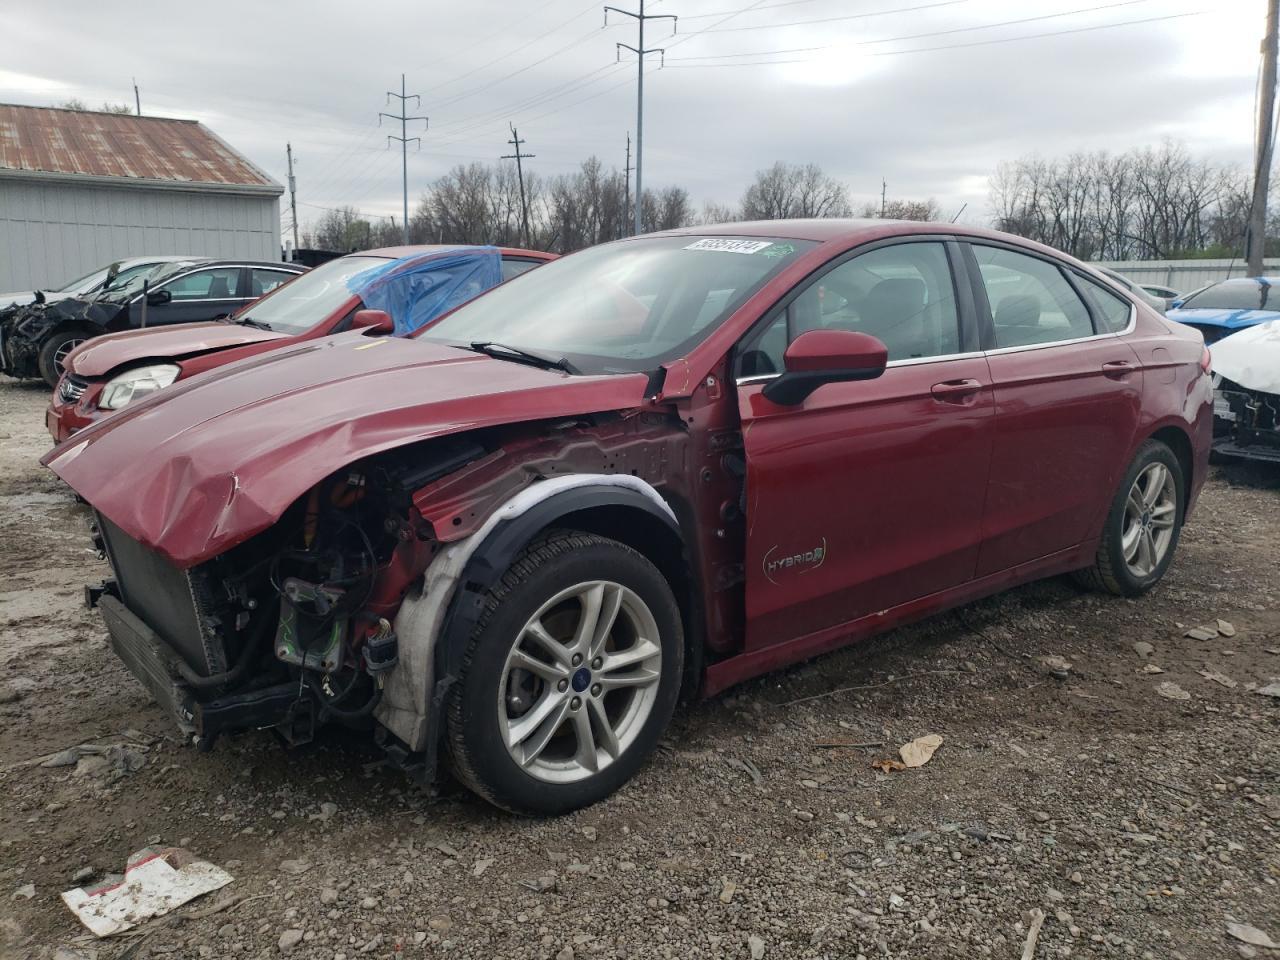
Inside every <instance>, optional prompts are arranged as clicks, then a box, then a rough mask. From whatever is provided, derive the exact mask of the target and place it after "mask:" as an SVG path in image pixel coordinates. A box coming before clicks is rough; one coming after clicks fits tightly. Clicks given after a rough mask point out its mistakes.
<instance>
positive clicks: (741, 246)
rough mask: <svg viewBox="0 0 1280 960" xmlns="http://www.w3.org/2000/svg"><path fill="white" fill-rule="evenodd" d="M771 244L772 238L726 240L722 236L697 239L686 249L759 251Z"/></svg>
mask: <svg viewBox="0 0 1280 960" xmlns="http://www.w3.org/2000/svg"><path fill="white" fill-rule="evenodd" d="M771 246H773V241H772V240H727V239H725V238H723V237H720V238H712V239H708V240H699V241H697V242H696V243H691V244H689V245H688V246H687V247H685V249H686V250H717V251H719V252H720V253H759V252H760V251H761V250H763V249H764V248H765V247H771Z"/></svg>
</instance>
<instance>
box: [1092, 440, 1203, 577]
mask: <svg viewBox="0 0 1280 960" xmlns="http://www.w3.org/2000/svg"><path fill="white" fill-rule="evenodd" d="M1185 484H1186V478H1185V477H1184V476H1183V474H1182V464H1180V463H1179V462H1178V458H1177V457H1176V456H1174V453H1173V451H1172V450H1170V449H1169V447H1168V446H1166V445H1165V444H1163V443H1161V442H1160V441H1159V440H1148V441H1147V442H1146V443H1144V444H1143V445H1142V446H1141V447H1140V448H1139V450H1138V453H1137V456H1135V457H1134V458H1133V463H1131V464H1130V465H1129V469H1128V471H1126V473H1125V476H1124V479H1123V480H1122V481H1121V482H1120V489H1119V490H1118V491H1117V492H1116V496H1115V499H1114V500H1113V501H1112V502H1111V509H1110V510H1109V511H1108V512H1107V519H1106V526H1105V528H1104V529H1103V531H1102V540H1101V542H1100V543H1099V544H1098V552H1097V555H1096V556H1095V558H1094V564H1093V566H1092V567H1089V568H1088V569H1086V570H1082V571H1080V574H1079V579H1080V580H1081V581H1082V582H1083V583H1084V584H1085V585H1086V586H1089V587H1093V588H1095V589H1099V590H1105V591H1107V592H1109V593H1114V594H1116V595H1117V596H1121V597H1136V596H1138V595H1139V594H1143V593H1146V592H1147V591H1148V590H1150V589H1151V588H1152V587H1154V586H1155V585H1156V584H1157V583H1159V582H1160V579H1161V578H1162V577H1163V576H1164V574H1165V571H1166V570H1168V569H1169V564H1170V563H1171V562H1172V561H1173V552H1174V549H1175V548H1176V547H1177V545H1178V536H1179V534H1180V533H1181V532H1182V517H1183V507H1184V504H1185V503H1186V497H1185V495H1184V491H1185Z"/></svg>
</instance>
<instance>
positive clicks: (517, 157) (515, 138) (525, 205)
mask: <svg viewBox="0 0 1280 960" xmlns="http://www.w3.org/2000/svg"><path fill="white" fill-rule="evenodd" d="M507 126H509V127H511V139H510V140H508V141H507V143H510V144H513V145H514V146H515V148H516V152H515V153H508V154H504V155H503V156H501V157H499V158H498V159H499V160H514V161H515V162H516V179H517V180H519V181H520V210H521V216H522V218H523V220H522V222H523V223H524V245H525V246H526V247H527V246H529V244H530V242H531V241H530V240H529V201H528V200H526V199H525V195H524V167H523V166H522V165H521V163H520V161H521V160H528V159H530V158H532V157H536V156H537V154H536V153H521V152H520V144H522V143H527V142H528V141H525V140H521V139H520V134H518V133H516V125H515V124H514V123H511V122H510V121H508V122H507Z"/></svg>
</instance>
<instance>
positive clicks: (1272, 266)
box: [1097, 259, 1280, 293]
mask: <svg viewBox="0 0 1280 960" xmlns="http://www.w3.org/2000/svg"><path fill="white" fill-rule="evenodd" d="M1262 262H1263V269H1264V270H1265V271H1266V273H1267V275H1268V276H1275V275H1276V274H1278V273H1280V259H1270V260H1264V261H1262ZM1097 265H1098V266H1100V267H1110V268H1111V269H1112V270H1114V271H1115V272H1116V273H1119V274H1123V275H1124V276H1126V277H1128V278H1129V279H1130V280H1133V281H1134V282H1135V283H1139V284H1142V283H1155V284H1159V285H1160V286H1162V287H1173V289H1175V290H1177V291H1178V292H1179V293H1190V292H1191V291H1192V290H1198V289H1200V288H1201V287H1203V286H1204V285H1205V284H1206V283H1214V282H1215V281H1217V280H1227V279H1229V278H1231V277H1245V276H1248V275H1249V272H1248V270H1247V269H1246V268H1245V263H1244V260H1106V261H1102V262H1100V263H1098V264H1097Z"/></svg>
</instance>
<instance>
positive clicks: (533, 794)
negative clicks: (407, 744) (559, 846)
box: [446, 530, 684, 815]
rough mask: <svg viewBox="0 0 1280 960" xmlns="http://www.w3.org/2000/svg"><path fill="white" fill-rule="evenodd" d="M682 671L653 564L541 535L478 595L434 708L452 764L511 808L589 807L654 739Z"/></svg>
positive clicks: (675, 632) (668, 595)
mask: <svg viewBox="0 0 1280 960" xmlns="http://www.w3.org/2000/svg"><path fill="white" fill-rule="evenodd" d="M683 666H684V635H683V630H682V627H681V620H680V610H679V607H678V606H677V604H676V600H675V597H674V596H673V595H672V592H671V587H670V585H669V584H668V583H667V581H666V578H665V577H663V575H662V574H661V573H660V572H659V571H658V569H657V568H656V567H655V566H654V565H653V564H652V563H650V562H649V561H648V560H647V559H645V557H643V556H642V555H641V554H639V553H638V552H636V551H635V550H633V549H631V548H630V547H628V546H626V545H624V544H621V543H618V542H617V541H614V540H608V539H606V538H604V537H599V536H596V535H594V534H588V533H579V532H575V531H566V530H560V531H553V532H551V533H550V534H547V535H546V536H543V537H541V538H539V539H538V540H536V541H534V542H533V543H531V544H530V545H529V546H528V547H526V548H525V550H524V552H523V553H521V554H520V556H519V557H518V558H517V559H516V560H515V562H514V563H512V565H511V567H510V568H509V569H508V570H507V571H506V573H504V574H503V576H502V577H501V579H500V580H499V581H498V583H497V584H495V585H494V586H493V587H492V588H491V589H490V590H489V592H488V596H487V597H486V602H485V607H484V611H483V613H482V615H481V618H480V621H479V623H478V624H477V626H476V629H475V631H474V632H473V634H472V636H471V638H470V640H469V642H468V645H467V650H466V653H465V655H464V658H463V664H462V668H461V670H460V675H459V677H458V680H457V682H456V683H455V684H454V687H453V691H452V693H451V696H450V700H449V703H448V706H447V708H446V722H447V725H448V729H447V734H448V750H449V753H450V756H451V758H452V761H453V767H454V770H455V772H456V774H457V776H458V778H459V779H460V780H461V781H462V782H463V783H464V784H465V785H466V786H468V787H469V788H470V789H471V790H473V791H474V792H475V793H477V794H478V795H480V796H481V797H483V798H484V799H486V800H488V801H489V802H491V803H493V804H495V805H497V806H499V807H502V808H504V809H506V810H510V811H512V812H513V813H520V814H538V815H556V814H563V813H568V812H570V811H572V810H576V809H578V808H580V807H585V806H588V805H590V804H592V803H595V802H596V801H598V800H601V799H603V798H604V797H607V796H608V795H609V794H611V793H613V791H615V790H616V789H618V787H620V786H621V785H622V784H624V783H625V782H626V781H627V780H629V779H630V778H631V777H632V776H633V775H634V774H635V772H636V770H637V769H639V767H640V765H641V764H642V763H643V762H644V760H645V758H646V757H647V756H648V755H649V753H650V752H651V751H652V750H653V748H654V746H656V744H657V742H658V738H659V737H660V736H661V735H662V733H663V731H664V730H665V729H666V726H667V724H668V722H669V721H670V719H671V714H672V712H673V711H674V709H675V704H676V699H677V697H678V695H679V691H680V681H681V675H682V671H683Z"/></svg>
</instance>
